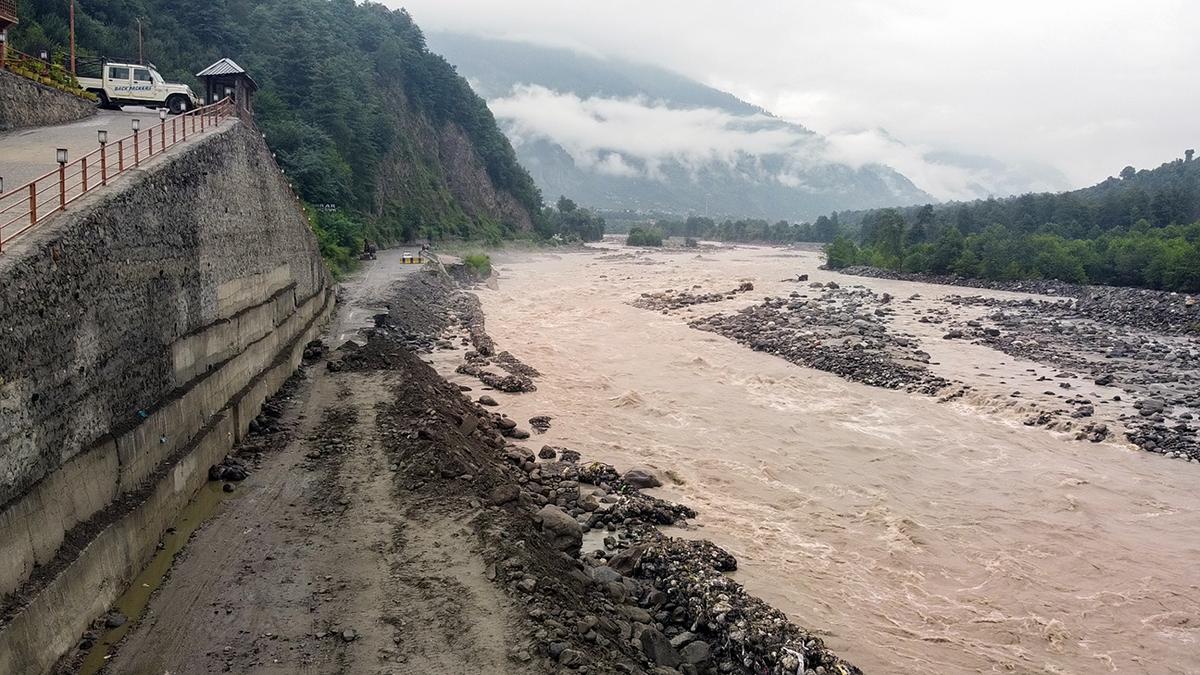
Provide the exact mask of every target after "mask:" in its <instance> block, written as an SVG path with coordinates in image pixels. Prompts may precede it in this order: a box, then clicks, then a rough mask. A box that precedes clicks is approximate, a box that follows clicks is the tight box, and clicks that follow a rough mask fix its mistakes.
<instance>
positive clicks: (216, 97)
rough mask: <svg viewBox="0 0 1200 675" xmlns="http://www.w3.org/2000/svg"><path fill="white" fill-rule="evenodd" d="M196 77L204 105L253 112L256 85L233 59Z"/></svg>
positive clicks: (218, 63)
mask: <svg viewBox="0 0 1200 675" xmlns="http://www.w3.org/2000/svg"><path fill="white" fill-rule="evenodd" d="M0 1H3V0H0ZM196 77H198V78H200V81H201V82H203V83H204V102H205V103H206V104H208V103H216V102H217V101H220V100H221V99H223V98H225V97H226V96H228V97H229V98H232V99H233V101H234V103H235V104H236V105H237V107H238V108H240V109H241V110H244V111H245V112H248V113H249V112H254V109H253V108H252V107H251V98H252V97H253V95H254V92H256V91H258V84H257V83H256V82H255V81H254V79H253V78H251V77H250V76H249V75H247V74H246V70H245V69H244V68H242V67H241V66H239V65H238V64H237V63H235V62H234V60H233V59H221V60H220V61H217V62H216V63H214V64H212V65H211V66H209V67H207V68H205V69H204V70H202V71H200V72H198V73H196Z"/></svg>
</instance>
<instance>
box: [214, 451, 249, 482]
mask: <svg viewBox="0 0 1200 675" xmlns="http://www.w3.org/2000/svg"><path fill="white" fill-rule="evenodd" d="M249 476H250V472H249V471H248V470H247V469H246V467H245V466H243V465H242V463H241V462H239V461H237V460H236V459H234V458H232V457H226V458H225V459H223V460H221V463H220V464H214V465H213V466H211V467H209V469H208V479H209V480H215V481H233V482H235V483H236V482H238V481H243V480H246V478H248V477H249Z"/></svg>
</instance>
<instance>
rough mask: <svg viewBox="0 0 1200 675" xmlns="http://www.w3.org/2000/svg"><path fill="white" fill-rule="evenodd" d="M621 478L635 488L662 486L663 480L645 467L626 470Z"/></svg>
mask: <svg viewBox="0 0 1200 675" xmlns="http://www.w3.org/2000/svg"><path fill="white" fill-rule="evenodd" d="M621 480H623V481H625V482H626V483H628V484H629V485H630V486H632V487H635V488H656V487H662V481H661V480H659V479H658V476H656V475H654V472H653V471H651V470H650V469H645V468H633V469H630V470H628V471H626V472H625V475H623V476H621Z"/></svg>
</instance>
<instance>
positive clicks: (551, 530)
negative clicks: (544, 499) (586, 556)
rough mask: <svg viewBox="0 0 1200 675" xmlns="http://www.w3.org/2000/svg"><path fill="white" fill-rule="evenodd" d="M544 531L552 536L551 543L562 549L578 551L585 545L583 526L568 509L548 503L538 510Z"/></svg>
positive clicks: (538, 516)
mask: <svg viewBox="0 0 1200 675" xmlns="http://www.w3.org/2000/svg"><path fill="white" fill-rule="evenodd" d="M537 518H538V520H539V521H541V523H542V531H543V532H545V533H546V534H547V535H549V537H550V543H551V544H552V545H553V546H554V547H555V548H557V549H558V550H560V551H566V552H568V553H578V552H579V549H580V547H581V546H583V527H582V526H580V524H579V522H578V521H576V520H575V519H574V518H572V517H571V516H570V514H568V513H567V512H566V511H563V510H562V509H560V508H558V507H557V506H555V505H553V504H547V505H545V506H543V507H542V510H540V511H538V512H537Z"/></svg>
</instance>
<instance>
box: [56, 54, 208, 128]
mask: <svg viewBox="0 0 1200 675" xmlns="http://www.w3.org/2000/svg"><path fill="white" fill-rule="evenodd" d="M78 79H79V86H80V87H82V88H83V89H86V90H87V91H90V92H92V93H93V94H95V95H96V96H99V97H100V105H101V107H104V108H117V109H120V107H121V106H122V105H141V106H146V107H147V108H164V107H165V108H168V109H170V111H171V112H172V113H174V114H176V115H178V114H179V113H183V112H187V111H189V110H191V109H192V108H195V107H197V106H198V105H199V104H200V103H199V101H198V100H197V99H196V95H195V94H194V93H192V88H191V87H189V86H187V85H186V84H172V83H170V82H166V81H164V80H163V78H162V75H159V74H158V71H157V70H155V68H154V66H153V65H142V64H138V63H113V62H111V61H110V62H107V63H105V64H103V65H102V66H101V75H100V77H80V78H78Z"/></svg>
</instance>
